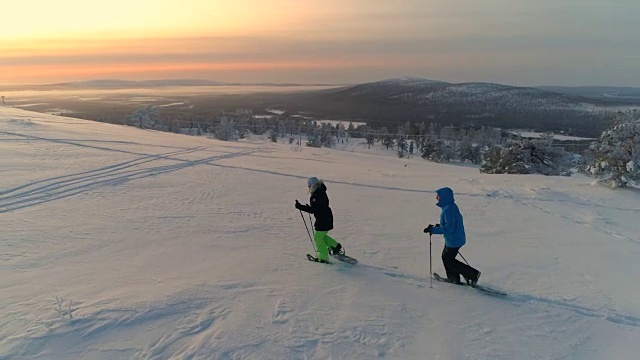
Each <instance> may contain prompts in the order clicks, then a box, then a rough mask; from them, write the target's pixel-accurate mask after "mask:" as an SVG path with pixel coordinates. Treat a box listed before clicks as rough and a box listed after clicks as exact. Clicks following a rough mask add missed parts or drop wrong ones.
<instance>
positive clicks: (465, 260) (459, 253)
mask: <svg viewBox="0 0 640 360" xmlns="http://www.w3.org/2000/svg"><path fill="white" fill-rule="evenodd" d="M458 255H460V257H462V260H464V262H466V263H467V265H469V262H468V261H467V259H465V258H464V256H462V253H461V252H460V251H459V250H458ZM469 266H471V265H469Z"/></svg>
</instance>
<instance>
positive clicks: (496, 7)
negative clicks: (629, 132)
mask: <svg viewBox="0 0 640 360" xmlns="http://www.w3.org/2000/svg"><path fill="white" fill-rule="evenodd" d="M1 11H2V15H3V16H2V39H3V40H2V41H0V84H2V85H7V84H45V83H56V82H66V81H81V80H90V79H105V78H111V79H114V78H117V79H128V80H148V79H181V78H197V79H207V80H218V81H230V82H298V83H332V84H334V83H336V84H338V83H339V84H345V83H358V82H366V81H375V80H381V79H385V78H390V77H400V76H418V77H425V78H429V79H435V80H444V81H451V82H465V81H487V82H499V83H504V84H511V85H523V86H525V85H614V86H640V66H638V65H637V64H640V39H639V38H638V37H637V34H638V33H640V22H638V21H637V19H638V17H639V16H640V2H637V1H630V0H609V1H601V0H552V1H550V0H518V1H513V0H483V1H476V0H457V1H450V0H341V1H337V0H305V1H296V0H270V1H264V0H263V1H260V0H234V1H213V0H180V1H177V0H165V1H156V0H136V1H130V0H126V1H125V0H110V1H86V0H81V1H80V0H78V1H76V0H58V1H55V2H52V1H48V0H22V1H19V2H18V1H14V2H10V3H7V4H3V6H2V9H1Z"/></svg>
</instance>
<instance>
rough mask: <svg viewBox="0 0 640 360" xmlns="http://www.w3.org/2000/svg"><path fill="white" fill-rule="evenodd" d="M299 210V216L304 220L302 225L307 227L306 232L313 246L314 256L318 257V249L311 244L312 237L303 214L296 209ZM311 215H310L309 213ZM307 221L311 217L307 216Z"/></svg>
mask: <svg viewBox="0 0 640 360" xmlns="http://www.w3.org/2000/svg"><path fill="white" fill-rule="evenodd" d="M298 211H300V216H301V217H302V222H304V227H305V228H306V229H307V234H308V235H309V241H311V246H313V251H315V252H316V258H317V257H318V250H316V246H315V245H314V244H313V239H311V233H310V232H309V227H308V226H307V220H305V219H304V215H302V210H298ZM309 216H311V215H309ZM309 221H311V218H309Z"/></svg>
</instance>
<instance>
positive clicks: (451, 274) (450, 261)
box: [442, 246, 460, 283]
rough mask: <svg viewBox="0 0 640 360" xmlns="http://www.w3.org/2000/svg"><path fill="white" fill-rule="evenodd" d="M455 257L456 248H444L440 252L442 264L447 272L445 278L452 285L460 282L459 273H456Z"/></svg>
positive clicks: (456, 253)
mask: <svg viewBox="0 0 640 360" xmlns="http://www.w3.org/2000/svg"><path fill="white" fill-rule="evenodd" d="M456 255H458V248H450V247H447V246H445V247H444V249H443V250H442V264H443V265H444V270H445V271H446V272H447V278H448V279H449V281H451V282H453V283H459V282H460V273H459V272H457V271H456V263H455V262H456Z"/></svg>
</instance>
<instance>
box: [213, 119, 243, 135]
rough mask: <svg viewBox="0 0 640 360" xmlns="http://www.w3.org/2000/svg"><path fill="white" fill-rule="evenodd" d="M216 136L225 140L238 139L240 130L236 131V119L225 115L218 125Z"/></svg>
mask: <svg viewBox="0 0 640 360" xmlns="http://www.w3.org/2000/svg"><path fill="white" fill-rule="evenodd" d="M216 138H217V139H219V140H224V141H233V140H237V139H238V132H237V131H236V123H235V121H233V119H229V118H227V117H226V116H223V117H222V118H221V119H220V123H219V124H218V126H216Z"/></svg>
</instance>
